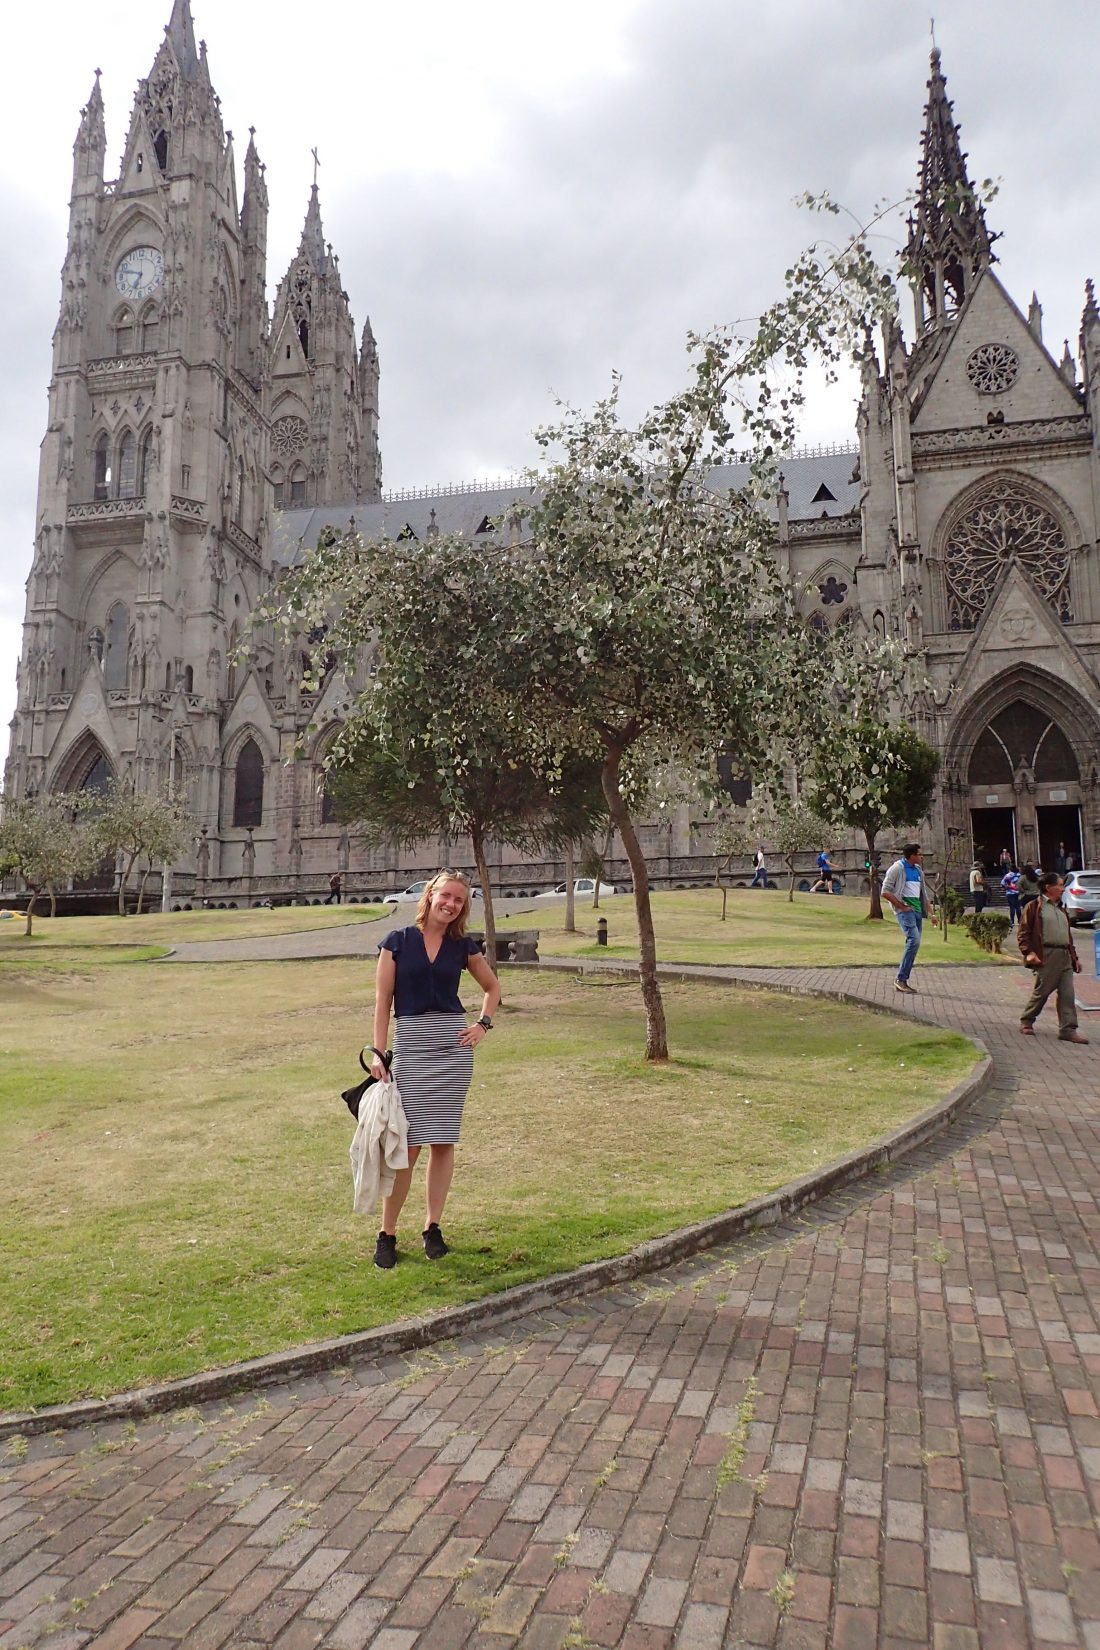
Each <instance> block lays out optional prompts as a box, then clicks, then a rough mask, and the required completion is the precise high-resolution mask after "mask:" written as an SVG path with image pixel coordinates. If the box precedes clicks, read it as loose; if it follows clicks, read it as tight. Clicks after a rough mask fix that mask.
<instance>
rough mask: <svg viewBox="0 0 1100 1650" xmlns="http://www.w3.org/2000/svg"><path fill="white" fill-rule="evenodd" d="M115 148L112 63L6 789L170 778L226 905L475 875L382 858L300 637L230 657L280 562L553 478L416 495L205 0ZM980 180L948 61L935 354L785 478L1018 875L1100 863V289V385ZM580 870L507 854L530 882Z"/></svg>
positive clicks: (816, 542) (319, 243) (410, 526)
mask: <svg viewBox="0 0 1100 1650" xmlns="http://www.w3.org/2000/svg"><path fill="white" fill-rule="evenodd" d="M105 148H106V138H105V130H104V120H103V102H102V98H101V95H100V90H99V81H98V76H97V79H96V82H95V85H94V87H93V90H92V94H91V97H90V98H89V100H88V104H87V106H86V108H85V109H84V110H83V111H82V114H81V120H80V125H79V130H78V133H77V138H76V144H75V147H74V171H73V193H72V201H71V208H70V227H69V240H68V247H67V251H66V257H65V263H64V268H63V271H62V297H61V308H60V315H59V319H58V325H57V329H56V332H55V335H54V362H53V376H52V379H51V383H50V390H49V422H48V428H47V431H46V436H45V439H44V442H43V445H42V459H41V469H40V475H39V484H38V509H37V516H36V540H35V546H34V558H33V563H32V567H31V572H30V577H29V579H28V584H27V613H26V624H25V634H24V643H23V650H22V656H21V659H20V664H19V684H18V706H17V710H16V715H15V718H14V721H13V724H12V739H11V748H10V754H9V758H8V764H7V769H6V775H5V783H6V787H7V791H8V794H9V795H21V794H25V793H27V792H30V791H33V790H39V789H43V788H48V789H77V788H81V787H84V786H88V785H92V786H96V785H99V784H102V783H103V782H104V781H105V778H106V776H107V775H109V774H111V773H114V774H118V775H122V776H126V777H129V778H131V779H132V780H133V781H134V782H135V783H137V784H139V785H150V786H151V785H162V786H163V785H165V784H167V783H168V782H169V781H171V783H172V784H173V786H174V787H175V788H176V789H177V790H179V789H182V790H185V791H186V794H187V796H188V798H189V801H190V804H191V807H192V809H193V811H194V814H195V817H196V819H197V820H198V821H199V822H200V824H201V826H202V833H203V834H202V839H201V841H200V842H199V844H198V845H197V847H196V850H195V853H194V854H193V855H192V856H190V858H189V859H188V860H187V861H185V862H184V863H183V864H181V865H180V866H179V867H177V873H178V877H179V881H178V883H177V887H178V888H179V889H181V890H184V891H190V890H192V889H195V891H196V892H198V893H202V892H205V893H207V895H211V894H214V893H218V892H221V893H223V894H225V895H228V896H234V897H240V896H244V897H247V896H249V895H252V896H253V897H259V896H261V895H262V894H280V893H285V892H293V891H298V892H319V891H321V889H322V888H323V887H324V884H325V883H326V882H327V877H328V874H329V873H330V872H331V871H332V870H333V869H336V868H340V869H341V870H343V871H344V872H345V873H347V880H348V883H349V885H350V886H351V887H353V888H359V889H380V888H384V887H386V886H388V885H391V884H392V882H393V879H394V878H399V879H401V880H405V879H406V878H407V877H408V876H411V875H413V874H415V873H417V872H419V871H422V870H423V871H426V870H430V869H431V868H432V867H433V866H434V865H435V864H437V863H439V862H440V861H451V862H453V861H454V860H455V859H457V860H458V861H459V862H460V863H469V856H468V854H467V855H465V856H464V855H463V850H462V845H461V844H457V845H456V844H436V843H431V844H425V845H424V848H423V851H422V852H421V853H418V854H414V855H412V856H408V855H406V856H404V858H403V859H397V858H395V857H393V856H390V855H388V854H386V853H385V852H383V851H377V852H374V853H372V854H367V853H364V852H363V851H361V850H360V849H359V848H358V847H357V846H356V845H355V844H354V843H353V842H351V841H349V838H348V835H347V833H346V832H345V831H342V830H341V828H340V827H339V826H338V825H337V824H335V823H333V822H331V821H330V820H329V818H328V817H327V810H326V806H325V799H324V795H323V785H322V763H323V759H324V754H325V751H326V749H327V746H328V744H329V742H330V741H331V739H332V738H333V736H334V734H335V732H336V729H337V727H338V726H339V721H340V716H341V711H342V703H343V695H344V693H345V692H346V688H345V687H344V686H343V684H341V683H340V682H339V681H336V680H330V681H329V682H328V683H327V685H326V686H325V688H324V689H323V691H322V692H321V693H320V694H319V695H306V694H303V693H302V691H301V689H300V686H299V680H300V675H301V672H300V669H299V662H300V658H299V654H298V653H297V652H296V650H294V649H290V650H289V651H288V652H287V653H286V654H285V656H284V655H283V654H281V653H280V652H278V651H277V650H276V649H275V648H274V647H272V646H271V645H264V644H261V646H260V648H259V652H258V654H257V656H256V658H255V659H254V661H253V663H252V664H251V665H250V667H249V668H247V669H245V668H243V667H241V666H239V665H235V664H234V663H233V662H232V655H233V651H234V648H235V646H236V643H237V641H238V639H239V637H240V635H241V633H242V627H243V626H244V624H245V621H246V620H247V618H248V615H249V613H250V611H251V610H252V608H253V607H254V605H255V603H256V601H257V599H258V598H259V595H260V593H261V592H262V590H263V589H264V588H265V587H266V586H267V585H268V584H269V582H270V580H271V579H272V578H273V577H274V576H275V573H276V571H277V568H278V566H279V565H280V564H285V563H287V562H290V561H293V560H294V559H295V557H296V556H298V555H300V554H301V552H302V548H303V547H307V546H309V545H310V544H311V543H313V542H315V541H316V537H317V534H318V533H319V532H320V530H321V529H322V527H324V526H326V525H332V526H336V527H343V526H346V525H348V523H349V522H351V521H354V522H355V523H356V524H357V525H358V526H360V527H361V528H362V529H363V530H364V531H367V532H382V533H391V534H394V535H397V534H399V533H411V534H414V535H415V536H416V537H418V538H419V537H426V538H427V537H431V536H432V534H434V533H436V532H440V531H451V530H455V529H459V530H462V531H466V532H469V533H471V534H476V533H478V532H484V531H494V530H496V529H494V528H493V527H492V525H491V523H492V522H493V521H494V520H496V519H497V518H500V517H502V516H503V517H504V520H505V525H504V527H503V528H501V529H500V530H501V531H504V532H511V533H513V534H517V533H521V532H522V506H523V492H522V489H521V488H518V487H516V486H513V485H506V486H503V487H500V488H498V489H494V488H489V487H476V486H470V485H467V486H461V487H458V488H456V489H453V490H450V491H447V490H443V491H440V492H438V493H431V494H429V493H426V492H425V493H405V494H394V495H391V496H389V497H387V498H384V497H383V495H382V493H381V457H380V452H379V444H378V405H379V404H378V352H377V347H376V344H375V339H374V335H373V333H372V331H371V327H370V322H369V321H368V322H367V323H366V325H365V327H364V329H363V333H362V335H361V338H360V340H359V342H358V346H357V341H356V332H355V328H354V324H353V321H352V317H351V314H350V311H349V308H348V301H347V296H346V294H345V293H344V291H343V289H342V285H341V280H340V272H339V264H338V261H337V259H336V257H335V255H334V253H333V250H332V248H331V246H329V245H328V244H327V243H326V242H325V239H324V233H323V228H322V223H321V214H320V203H319V198H318V193H317V187H316V183H315V184H314V187H313V190H312V192H311V196H310V200H309V204H308V210H307V213H306V218H305V224H304V227H303V231H302V238H301V244H300V246H299V249H298V252H297V254H296V256H295V258H294V260H293V261H292V263H291V266H290V268H289V269H288V270H287V272H286V274H285V275H284V277H283V279H282V280H281V282H280V283H279V285H278V288H277V293H276V298H275V305H274V311H273V313H272V314H269V311H268V306H267V300H266V282H267V267H266V236H267V209H268V198H267V186H266V181H265V175H264V168H263V165H262V163H261V162H260V160H259V157H258V155H257V152H256V146H255V141H254V135H251V136H250V141H249V144H248V148H247V152H246V154H245V159H244V167H243V184H244V187H243V194H242V196H241V200H240V205H239V206H238V198H237V167H236V162H235V158H234V146H233V138H232V134H231V133H228V132H226V131H225V130H224V128H223V125H222V120H221V115H220V111H219V105H218V100H217V98H216V96H215V94H214V91H213V88H212V86H211V83H210V77H209V74H208V70H207V64H206V54H205V48H202V47H198V46H196V42H195V35H194V29H193V25H192V20H191V14H190V7H189V4H188V0H175V3H174V6H173V10H172V16H171V20H170V22H169V24H168V26H167V29H166V31H165V38H164V42H163V44H162V45H161V48H160V50H159V52H158V53H157V57H156V60H155V62H154V64H153V68H152V70H151V72H150V75H149V77H148V79H147V80H144V81H142V82H141V84H140V85H139V87H138V92H137V97H136V100H135V105H134V111H133V116H132V119H131V123H130V130H129V134H128V137H127V140H126V146H125V151H124V154H123V158H122V165H121V169H120V173H119V177H118V179H117V181H115V182H113V183H110V182H105V181H104V159H105ZM944 184H946V185H947V186H948V187H949V189H951V190H953V191H954V192H955V198H956V200H957V202H958V203H959V205H958V208H957V210H955V211H953V212H951V213H943V212H942V211H940V210H939V209H938V207H937V202H938V201H939V200H941V199H942V188H943V186H944ZM967 189H968V183H967V178H966V168H965V157H964V156H963V154H962V152H961V149H960V145H959V140H958V132H957V129H956V127H955V125H954V120H953V114H952V108H951V104H950V102H949V101H948V99H947V95H946V86H945V81H944V78H943V74H942V72H941V67H940V62H939V56H938V53H934V54H933V60H932V73H931V78H930V80H929V82H928V102H927V106H926V117H925V133H924V141H923V148H922V157H921V194H920V200H919V206H918V210H917V212H916V214H915V216H914V219H913V223H912V229H911V237H910V244H909V248H908V254H909V264H910V267H911V269H912V271H913V275H914V290H915V311H916V328H915V335H914V338H913V341H912V342H911V343H907V342H906V339H905V337H904V336H903V333H902V330H901V328H900V326H898V327H893V328H891V329H890V330H889V331H888V333H887V335H886V336H885V337H884V338H883V340H882V343H881V347H880V349H879V351H878V352H876V351H875V349H873V348H872V347H871V345H870V344H869V345H868V349H867V353H866V356H865V359H864V362H863V389H862V398H861V404H860V409H859V415H858V431H857V434H858V447H857V446H855V445H853V446H852V447H851V448H845V447H842V448H836V449H828V450H817V451H812V452H806V453H802V454H796V455H794V456H793V457H792V458H791V459H790V460H789V461H788V463H787V465H786V467H785V474H784V477H783V480H782V483H781V490H780V493H779V495H778V497H777V499H776V500H775V506H774V520H775V536H776V554H777V557H778V558H779V560H780V564H781V566H782V567H783V569H784V570H785V571H786V572H788V573H789V574H790V575H791V576H792V577H793V578H795V579H797V580H799V581H800V582H802V583H803V584H804V586H805V592H806V593H805V597H804V610H805V613H806V616H807V619H808V620H809V621H810V622H811V623H813V624H814V625H815V626H817V627H818V628H821V629H827V628H830V627H832V626H833V625H835V624H838V623H852V624H855V625H860V626H865V627H866V628H867V629H868V630H869V631H873V632H877V633H878V634H881V635H887V634H890V635H896V636H899V637H903V638H904V639H905V640H906V641H907V642H908V643H909V644H910V647H911V650H912V668H911V672H910V679H909V684H908V689H907V696H906V704H905V707H904V708H905V711H906V714H907V715H908V716H909V717H910V718H911V719H912V720H913V722H914V723H915V725H916V726H917V727H918V728H919V729H920V731H921V732H922V733H923V734H924V735H925V737H927V738H928V739H930V740H931V741H932V742H933V743H934V744H935V745H936V746H937V747H938V748H939V749H940V750H941V751H942V752H943V754H944V764H945V765H944V774H943V784H942V787H941V793H940V796H939V798H938V800H937V804H936V808H935V812H934V818H933V821H932V827H933V835H934V837H935V843H934V845H935V846H937V847H939V848H940V849H941V850H943V848H944V847H945V846H946V844H947V843H948V842H949V841H952V840H954V841H956V842H957V843H958V845H959V848H960V850H961V851H960V857H968V856H969V852H970V848H971V844H972V843H973V845H974V846H975V848H976V849H977V851H978V852H979V853H980V854H981V856H982V857H984V858H986V859H988V860H990V861H992V860H993V859H994V858H995V857H996V854H997V853H998V851H999V850H1000V849H1001V848H1002V847H1006V846H1007V847H1009V848H1010V850H1011V851H1012V852H1013V853H1015V854H1016V855H1017V856H1018V857H1019V858H1021V859H1026V858H1033V857H1039V858H1041V857H1043V856H1044V855H1045V856H1047V857H1048V858H1049V856H1050V855H1051V854H1052V853H1053V852H1054V849H1055V846H1056V844H1057V842H1058V841H1064V842H1066V843H1067V845H1069V846H1070V847H1071V849H1072V850H1073V851H1074V852H1077V853H1080V854H1082V855H1083V857H1084V859H1085V862H1086V863H1095V862H1097V859H1098V857H1100V808H1098V805H1097V789H1096V781H1097V775H1098V772H1100V685H1098V671H1100V574H1098V570H1097V556H1096V546H1097V539H1098V500H1100V446H1098V437H1097V412H1098V409H1097V408H1096V406H1095V405H1094V403H1095V401H1096V398H1097V396H1098V395H1100V314H1098V312H1097V307H1096V304H1095V301H1094V298H1093V295H1092V289H1091V286H1090V287H1089V288H1088V292H1087V302H1086V307H1085V312H1084V318H1083V321H1082V328H1081V336H1080V348H1079V356H1078V361H1079V369H1078V364H1077V363H1075V360H1074V357H1073V355H1072V354H1071V352H1070V350H1069V346H1068V344H1067V346H1066V348H1065V350H1064V352H1063V353H1062V355H1061V357H1060V359H1057V360H1056V359H1055V357H1054V356H1053V355H1052V354H1051V353H1050V351H1049V350H1048V349H1047V347H1046V345H1045V344H1044V342H1043V337H1042V314H1041V310H1040V308H1039V304H1038V301H1037V300H1036V299H1035V298H1033V299H1032V302H1031V305H1030V308H1029V310H1028V313H1027V315H1026V316H1025V315H1024V314H1023V313H1022V312H1021V311H1020V309H1019V308H1018V307H1017V306H1016V304H1015V303H1014V302H1013V300H1012V299H1011V298H1010V296H1009V295H1008V293H1007V292H1006V291H1005V290H1004V288H1003V286H1002V285H1001V283H1000V281H999V279H998V277H997V275H996V273H995V270H994V267H993V265H994V258H993V253H992V237H991V236H990V234H989V233H988V231H987V229H986V225H985V221H984V216H983V213H982V210H981V208H980V207H979V206H977V205H975V204H973V203H972V201H971V199H970V197H969V196H968V194H967ZM1078 370H1080V374H1081V377H1080V379H1079V378H1078ZM737 479H738V470H737V467H731V468H730V470H728V471H726V472H723V473H722V474H720V475H718V476H716V477H715V482H716V484H719V485H727V486H728V485H731V484H734V483H735V482H736V481H737ZM307 729H312V730H314V731H312V732H307V731H306V730H307ZM646 835H647V838H648V840H647V846H648V847H649V849H650V851H651V852H653V853H655V854H657V855H659V856H661V858H662V860H663V862H664V865H665V871H666V876H667V880H669V881H690V880H693V879H694V878H696V877H698V876H701V875H705V874H706V873H707V870H708V867H709V865H710V863H711V862H710V860H709V857H708V854H707V843H706V840H705V836H704V835H701V834H700V833H699V832H698V831H697V830H696V829H695V828H694V826H693V822H692V820H691V817H690V815H689V814H688V813H687V811H686V810H685V811H683V812H681V814H680V815H679V816H678V817H677V818H676V819H675V820H674V821H673V822H672V823H671V824H670V825H662V826H661V827H659V828H658V827H652V828H651V829H650V830H649V831H648V832H647V833H646ZM560 874H561V867H560V866H555V865H546V866H540V867H532V866H523V865H521V864H519V863H518V862H517V863H512V862H511V861H510V859H509V857H508V856H507V855H506V854H505V855H504V856H503V858H502V860H501V864H500V876H501V882H502V884H503V885H506V886H513V887H520V886H523V884H524V883H527V884H528V885H529V886H530V885H534V884H536V883H537V882H539V881H541V880H542V879H543V878H544V877H549V876H554V877H556V876H558V875H560ZM658 880H662V878H661V875H660V868H659V867H658ZM196 885H198V886H197V887H196Z"/></svg>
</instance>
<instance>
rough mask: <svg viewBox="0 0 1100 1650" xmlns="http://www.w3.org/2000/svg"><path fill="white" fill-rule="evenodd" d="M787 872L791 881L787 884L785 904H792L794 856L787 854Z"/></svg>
mask: <svg viewBox="0 0 1100 1650" xmlns="http://www.w3.org/2000/svg"><path fill="white" fill-rule="evenodd" d="M786 866H787V870H788V871H789V872H790V873H791V880H790V882H789V883H788V884H787V904H788V905H793V904H794V855H793V854H788V855H787V859H786Z"/></svg>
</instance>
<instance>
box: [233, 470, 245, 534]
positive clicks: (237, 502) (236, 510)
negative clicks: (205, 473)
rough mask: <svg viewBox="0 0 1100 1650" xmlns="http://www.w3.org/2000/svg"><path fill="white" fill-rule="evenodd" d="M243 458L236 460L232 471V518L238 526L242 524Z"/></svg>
mask: <svg viewBox="0 0 1100 1650" xmlns="http://www.w3.org/2000/svg"><path fill="white" fill-rule="evenodd" d="M243 515H244V459H243V458H239V459H238V460H237V468H236V470H235V471H234V472H233V520H234V521H235V522H236V523H237V526H238V527H241V526H243V525H244V523H243V521H242V517H243Z"/></svg>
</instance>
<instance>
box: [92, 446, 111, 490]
mask: <svg viewBox="0 0 1100 1650" xmlns="http://www.w3.org/2000/svg"><path fill="white" fill-rule="evenodd" d="M94 482H95V485H94V493H93V496H94V497H95V498H97V499H102V498H110V496H111V451H110V443H109V442H108V440H107V437H106V436H105V435H101V436H100V437H99V440H98V441H97V442H96V444H95V468H94Z"/></svg>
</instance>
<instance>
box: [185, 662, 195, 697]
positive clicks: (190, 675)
mask: <svg viewBox="0 0 1100 1650" xmlns="http://www.w3.org/2000/svg"><path fill="white" fill-rule="evenodd" d="M183 691H184V693H194V691H195V667H194V665H184V667H183Z"/></svg>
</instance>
